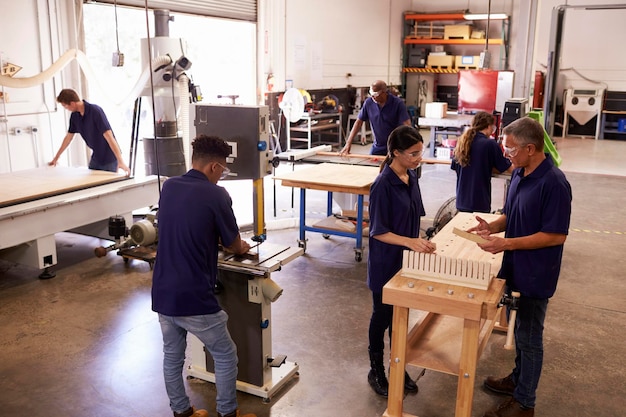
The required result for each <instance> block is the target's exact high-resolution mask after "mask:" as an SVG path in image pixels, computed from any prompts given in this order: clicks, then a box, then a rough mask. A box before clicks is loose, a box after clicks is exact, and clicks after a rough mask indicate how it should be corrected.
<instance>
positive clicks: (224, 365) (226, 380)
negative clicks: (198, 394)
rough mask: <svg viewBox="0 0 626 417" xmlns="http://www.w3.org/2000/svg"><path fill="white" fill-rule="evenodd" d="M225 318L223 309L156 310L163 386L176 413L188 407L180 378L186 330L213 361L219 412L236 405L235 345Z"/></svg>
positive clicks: (230, 410)
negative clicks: (193, 312)
mask: <svg viewBox="0 0 626 417" xmlns="http://www.w3.org/2000/svg"><path fill="white" fill-rule="evenodd" d="M227 321H228V315H227V314H226V312H225V311H223V310H221V311H219V312H218V313H215V314H207V315H203V316H189V317H171V316H165V315H163V314H159V323H160V324H161V332H162V333H163V375H164V377H165V389H166V391H167V395H168V397H169V399H170V407H171V408H172V411H174V412H175V413H182V412H183V411H186V410H188V409H189V407H191V404H190V402H189V397H188V396H187V393H186V392H185V384H184V381H183V366H184V364H185V349H186V348H187V332H189V333H191V334H193V335H194V336H196V337H197V338H198V339H200V341H201V342H202V343H204V345H205V346H206V349H207V350H208V351H209V353H211V356H212V357H213V360H214V362H215V388H216V391H217V396H216V398H215V401H216V403H217V411H218V413H220V414H229V413H232V412H233V411H235V410H236V409H237V392H236V389H237V387H236V383H237V362H238V359H237V347H236V346H235V343H234V342H233V340H232V339H231V337H230V333H228V328H227V327H226V322H227Z"/></svg>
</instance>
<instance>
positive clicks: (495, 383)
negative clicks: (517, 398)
mask: <svg viewBox="0 0 626 417" xmlns="http://www.w3.org/2000/svg"><path fill="white" fill-rule="evenodd" d="M483 385H484V387H485V388H487V389H488V390H490V391H493V392H497V393H498V394H505V395H513V391H515V382H514V381H513V374H510V375H508V376H505V377H504V378H496V377H493V376H488V377H487V379H485V382H484V383H483Z"/></svg>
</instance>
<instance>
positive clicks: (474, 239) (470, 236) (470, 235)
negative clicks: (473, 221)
mask: <svg viewBox="0 0 626 417" xmlns="http://www.w3.org/2000/svg"><path fill="white" fill-rule="evenodd" d="M452 233H454V234H455V235H457V236H460V237H462V238H465V239H467V240H471V241H472V242H476V243H487V242H488V240H487V239H483V238H482V237H480V236H478V235H477V234H475V233H470V232H466V231H465V230H461V229H459V228H456V227H455V228H453V229H452Z"/></svg>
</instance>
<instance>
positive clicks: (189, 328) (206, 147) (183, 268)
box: [152, 135, 255, 417]
mask: <svg viewBox="0 0 626 417" xmlns="http://www.w3.org/2000/svg"><path fill="white" fill-rule="evenodd" d="M191 146H192V148H193V153H192V157H191V164H192V168H191V169H190V170H189V171H188V172H187V173H186V174H184V175H181V176H178V177H172V178H169V179H168V180H167V181H165V183H164V184H163V190H162V192H161V198H160V200H159V211H158V215H157V216H158V221H159V223H158V224H159V244H158V248H157V256H156V261H155V264H154V274H153V276H152V309H153V310H154V311H156V312H157V313H158V314H159V323H160V324H161V332H162V333H163V374H164V377H165V388H166V391H167V395H168V397H169V400H170V407H171V409H172V411H173V412H174V416H175V417H208V413H207V412H206V410H195V409H194V408H193V407H192V406H191V404H190V402H189V397H188V396H187V394H186V392H185V384H184V381H183V376H182V372H183V365H184V362H185V349H186V347H187V333H188V332H189V333H191V334H193V335H195V336H196V337H197V338H198V339H200V341H201V342H202V343H203V344H204V345H205V347H206V349H207V350H208V351H209V353H210V354H211V356H212V357H213V360H214V362H215V387H216V390H217V396H216V403H217V412H218V417H237V416H239V411H238V409H237V395H236V382H237V362H238V359H237V347H236V346H235V343H234V342H233V340H232V338H231V337H230V334H229V332H228V328H227V327H226V323H227V320H228V315H227V314H226V312H225V311H224V310H222V308H221V307H220V305H219V303H218V301H217V298H216V297H215V283H216V279H217V258H218V244H219V243H220V242H221V244H222V246H223V247H224V248H226V249H227V250H228V251H230V252H234V253H237V254H243V253H246V252H247V251H248V250H249V249H250V245H249V244H248V243H247V242H245V241H244V240H242V239H241V236H240V235H239V227H238V226H237V220H236V219H235V215H234V213H233V209H232V200H231V198H230V196H229V195H228V192H227V191H226V190H225V189H224V188H222V187H220V186H218V185H217V182H218V181H219V180H220V179H223V178H225V177H226V176H227V175H228V174H229V172H230V170H229V169H228V168H227V167H226V158H227V157H228V155H230V153H231V148H230V146H229V145H228V144H227V143H226V142H225V141H224V140H222V139H220V138H218V137H213V136H205V135H200V136H198V137H197V138H195V139H194V140H193V142H192V143H191ZM243 417H255V416H254V414H248V415H246V416H243Z"/></svg>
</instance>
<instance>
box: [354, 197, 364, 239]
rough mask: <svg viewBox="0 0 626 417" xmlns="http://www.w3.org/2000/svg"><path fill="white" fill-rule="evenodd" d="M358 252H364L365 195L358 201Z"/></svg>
mask: <svg viewBox="0 0 626 417" xmlns="http://www.w3.org/2000/svg"><path fill="white" fill-rule="evenodd" d="M355 249H356V250H363V194H358V195H357V199H356V248H355Z"/></svg>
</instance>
